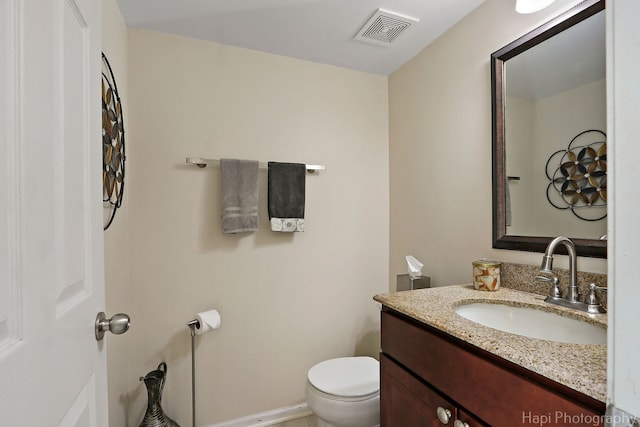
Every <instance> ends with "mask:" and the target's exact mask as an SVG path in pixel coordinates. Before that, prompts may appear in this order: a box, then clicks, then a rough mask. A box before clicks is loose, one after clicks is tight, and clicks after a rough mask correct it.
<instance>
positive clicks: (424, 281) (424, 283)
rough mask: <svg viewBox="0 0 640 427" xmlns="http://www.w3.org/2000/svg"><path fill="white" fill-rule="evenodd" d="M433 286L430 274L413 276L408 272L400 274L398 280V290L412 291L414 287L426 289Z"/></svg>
mask: <svg viewBox="0 0 640 427" xmlns="http://www.w3.org/2000/svg"><path fill="white" fill-rule="evenodd" d="M430 287H431V278H430V277H429V276H416V277H411V276H409V275H408V274H398V276H397V280H396V290H397V291H411V290H413V289H424V288H430Z"/></svg>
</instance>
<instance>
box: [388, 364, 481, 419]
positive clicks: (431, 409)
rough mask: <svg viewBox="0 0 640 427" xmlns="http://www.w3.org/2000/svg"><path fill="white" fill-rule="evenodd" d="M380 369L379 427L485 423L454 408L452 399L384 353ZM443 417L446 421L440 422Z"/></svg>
mask: <svg viewBox="0 0 640 427" xmlns="http://www.w3.org/2000/svg"><path fill="white" fill-rule="evenodd" d="M380 369H381V378H380V382H381V389H382V390H383V393H384V398H381V402H380V424H381V425H382V426H403V427H410V426H425V427H438V426H442V425H453V424H454V423H455V422H456V421H457V422H458V426H456V427H476V426H484V425H486V424H482V423H481V422H480V421H479V420H476V419H475V418H474V417H473V416H471V415H470V414H468V413H466V412H464V411H463V410H461V409H460V408H458V407H456V405H455V404H454V403H453V402H451V401H450V400H448V399H447V398H445V397H444V396H442V395H441V394H440V393H438V392H437V391H436V390H434V389H433V388H431V387H429V386H428V385H427V384H424V383H423V382H421V381H420V380H419V379H417V378H416V377H414V376H413V375H412V374H411V373H409V372H408V371H407V370H405V369H403V368H402V367H401V366H400V365H398V364H396V363H395V362H393V361H392V360H391V359H389V358H388V357H387V356H385V355H384V354H382V355H381V356H380ZM441 418H442V420H441ZM445 420H448V421H447V422H443V421H445ZM465 423H466V424H465Z"/></svg>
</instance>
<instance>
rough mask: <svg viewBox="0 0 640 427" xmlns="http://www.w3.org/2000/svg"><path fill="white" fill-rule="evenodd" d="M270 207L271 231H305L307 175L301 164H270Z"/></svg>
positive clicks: (305, 167)
mask: <svg viewBox="0 0 640 427" xmlns="http://www.w3.org/2000/svg"><path fill="white" fill-rule="evenodd" d="M268 166H269V182H268V190H269V191H268V198H269V201H268V205H269V221H270V222H271V231H282V232H294V231H304V197H305V174H306V171H307V166H306V165H304V164H300V163H277V162H269V164H268Z"/></svg>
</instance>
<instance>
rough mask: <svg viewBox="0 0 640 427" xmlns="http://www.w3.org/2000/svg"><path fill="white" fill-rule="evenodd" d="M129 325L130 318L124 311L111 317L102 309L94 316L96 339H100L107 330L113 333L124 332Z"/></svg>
mask: <svg viewBox="0 0 640 427" xmlns="http://www.w3.org/2000/svg"><path fill="white" fill-rule="evenodd" d="M129 326H131V318H129V316H127V315H126V314H124V313H118V314H114V315H113V317H112V318H111V319H107V316H106V315H105V314H104V312H103V311H101V312H100V313H98V315H97V316H96V340H98V341H102V339H103V338H104V333H105V332H106V331H109V332H111V333H113V334H116V335H120V334H124V333H125V332H127V331H128V330H129Z"/></svg>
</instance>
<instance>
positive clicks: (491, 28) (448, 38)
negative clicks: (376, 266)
mask: <svg viewBox="0 0 640 427" xmlns="http://www.w3.org/2000/svg"><path fill="white" fill-rule="evenodd" d="M571 3H576V2H575V1H574V2H569V1H557V2H556V3H555V4H554V6H553V7H551V8H548V9H546V10H545V11H544V12H539V13H535V14H532V15H518V14H516V12H515V11H514V8H513V5H514V2H513V1H506V0H487V1H486V2H485V3H483V4H482V5H481V6H479V7H478V8H477V9H475V10H474V11H473V12H472V13H471V14H469V15H468V16H466V17H465V18H464V19H463V20H462V21H460V22H459V23H458V24H457V25H456V26H454V27H453V28H452V29H451V30H449V31H448V32H446V33H445V34H444V35H442V36H441V37H440V38H439V39H438V40H436V41H435V42H434V43H433V44H431V45H430V46H428V47H427V48H426V49H424V50H423V51H422V52H421V53H420V54H418V55H417V56H416V57H415V58H414V59H413V60H411V61H410V62H409V63H407V64H406V65H405V66H403V67H402V68H400V69H399V70H398V71H396V72H395V73H393V74H392V75H391V76H390V78H389V117H390V119H389V129H390V131H389V139H390V141H389V144H390V147H389V156H390V162H389V164H390V206H391V212H390V260H389V265H390V271H389V276H390V278H389V280H390V283H391V287H392V288H393V287H394V282H395V275H396V274H397V273H401V272H404V271H405V270H406V266H405V262H404V257H405V255H407V254H412V255H414V256H415V257H416V258H418V259H420V260H421V261H423V262H424V264H425V265H424V268H423V272H424V273H425V274H427V275H430V276H431V277H432V283H433V284H435V285H445V284H452V283H468V282H469V281H470V275H471V268H470V263H471V261H473V260H475V259H479V258H482V257H488V258H493V259H499V260H504V261H510V262H520V263H526V264H538V263H539V262H540V254H532V253H526V252H517V251H506V250H495V249H492V248H491V185H492V184H491V91H490V64H489V57H490V54H491V53H492V52H494V51H496V50H498V49H500V48H501V47H503V46H505V45H506V44H508V43H509V42H511V41H513V40H515V39H516V38H518V37H519V36H521V35H523V34H525V33H526V32H528V31H530V30H532V29H533V28H535V27H537V26H538V25H540V24H541V23H543V22H545V21H547V20H548V19H550V18H551V17H553V16H555V15H557V14H558V13H559V12H560V11H562V10H563V9H566V8H567V7H569V6H570V4H571ZM559 258H561V259H562V260H561V262H559V263H557V266H558V267H563V266H565V267H566V257H559ZM578 268H579V269H581V270H584V271H592V272H598V273H606V269H607V263H606V260H599V259H590V258H580V260H579V261H578Z"/></svg>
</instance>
